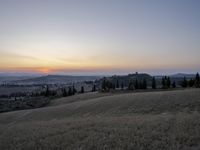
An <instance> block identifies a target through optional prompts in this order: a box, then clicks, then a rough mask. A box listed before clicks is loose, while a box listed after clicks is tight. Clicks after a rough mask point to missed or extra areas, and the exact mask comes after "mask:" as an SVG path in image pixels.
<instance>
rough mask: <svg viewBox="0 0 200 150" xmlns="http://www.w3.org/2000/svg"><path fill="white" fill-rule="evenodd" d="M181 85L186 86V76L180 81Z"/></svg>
mask: <svg viewBox="0 0 200 150" xmlns="http://www.w3.org/2000/svg"><path fill="white" fill-rule="evenodd" d="M181 86H182V87H184V88H186V87H187V80H186V77H184V78H183V81H182V83H181Z"/></svg>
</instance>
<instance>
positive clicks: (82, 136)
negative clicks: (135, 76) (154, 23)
mask: <svg viewBox="0 0 200 150" xmlns="http://www.w3.org/2000/svg"><path fill="white" fill-rule="evenodd" d="M0 133H1V134H0V149H1V150H7V149H9V150H27V149H28V150H36V149H37V150H46V149H48V150H57V149H58V150H123V149H129V150H132V149H134V150H188V149H191V150H199V149H200V90H199V89H188V90H178V91H165V92H164V91H160V92H146V93H126V94H109V93H107V94H106V93H87V94H82V95H76V96H72V97H66V98H61V99H57V100H53V101H52V102H51V104H50V105H49V106H47V107H44V108H38V109H31V110H21V111H13V112H8V113H1V114H0Z"/></svg>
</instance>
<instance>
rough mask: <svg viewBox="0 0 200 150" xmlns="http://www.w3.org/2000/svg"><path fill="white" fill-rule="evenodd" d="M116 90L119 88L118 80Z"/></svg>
mask: <svg viewBox="0 0 200 150" xmlns="http://www.w3.org/2000/svg"><path fill="white" fill-rule="evenodd" d="M116 88H117V89H118V88H119V80H117V83H116Z"/></svg>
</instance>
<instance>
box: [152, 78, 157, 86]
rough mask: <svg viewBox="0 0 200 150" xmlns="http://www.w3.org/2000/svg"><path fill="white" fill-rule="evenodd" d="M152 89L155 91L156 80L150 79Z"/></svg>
mask: <svg viewBox="0 0 200 150" xmlns="http://www.w3.org/2000/svg"><path fill="white" fill-rule="evenodd" d="M152 89H156V79H155V77H153V79H152Z"/></svg>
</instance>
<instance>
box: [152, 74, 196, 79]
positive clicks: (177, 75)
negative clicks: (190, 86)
mask: <svg viewBox="0 0 200 150" xmlns="http://www.w3.org/2000/svg"><path fill="white" fill-rule="evenodd" d="M163 76H164V75H158V76H155V77H156V78H162V77H163ZM168 76H169V77H171V78H184V77H186V78H188V79H190V78H194V77H195V76H196V74H187V73H177V74H173V75H168Z"/></svg>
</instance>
